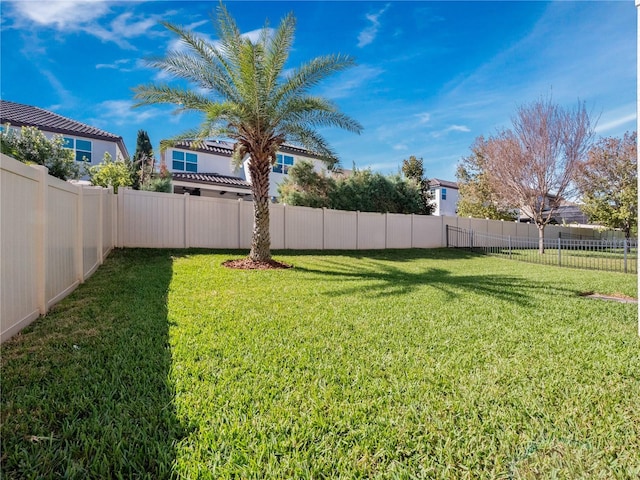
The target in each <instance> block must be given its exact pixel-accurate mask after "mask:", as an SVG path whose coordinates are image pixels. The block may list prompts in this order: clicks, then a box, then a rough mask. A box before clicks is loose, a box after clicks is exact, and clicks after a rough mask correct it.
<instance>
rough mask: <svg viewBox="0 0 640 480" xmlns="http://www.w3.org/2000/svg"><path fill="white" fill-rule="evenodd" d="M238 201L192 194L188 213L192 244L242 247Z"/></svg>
mask: <svg viewBox="0 0 640 480" xmlns="http://www.w3.org/2000/svg"><path fill="white" fill-rule="evenodd" d="M238 208H239V207H238V200H228V199H218V198H206V197H191V198H189V209H188V212H187V215H188V221H187V225H188V226H189V232H188V233H187V238H188V242H187V246H188V247H201V248H239V247H240V224H239V221H240V216H239V215H238Z"/></svg>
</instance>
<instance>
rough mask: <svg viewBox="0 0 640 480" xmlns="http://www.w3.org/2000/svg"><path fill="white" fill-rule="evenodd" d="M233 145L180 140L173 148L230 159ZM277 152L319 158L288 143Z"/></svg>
mask: <svg viewBox="0 0 640 480" xmlns="http://www.w3.org/2000/svg"><path fill="white" fill-rule="evenodd" d="M234 145H235V144H234V143H232V142H226V141H223V140H203V141H201V142H197V141H195V140H181V141H179V142H177V143H176V144H175V145H173V148H183V149H186V150H191V151H194V152H203V153H213V154H217V155H223V156H225V157H230V156H231V155H232V154H233V147H234ZM279 151H281V152H284V153H293V154H299V155H304V156H305V157H312V158H321V157H320V156H319V155H317V154H315V153H313V152H311V151H309V150H307V149H305V148H302V147H298V146H296V145H290V144H288V143H285V144H283V145H282V146H281V147H280V150H279Z"/></svg>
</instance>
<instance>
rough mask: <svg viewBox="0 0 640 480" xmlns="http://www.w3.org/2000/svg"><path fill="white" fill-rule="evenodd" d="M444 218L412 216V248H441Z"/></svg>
mask: <svg viewBox="0 0 640 480" xmlns="http://www.w3.org/2000/svg"><path fill="white" fill-rule="evenodd" d="M443 220H444V217H436V216H432V215H414V216H413V228H412V239H411V244H412V246H413V248H439V247H442V230H443V226H442V225H443Z"/></svg>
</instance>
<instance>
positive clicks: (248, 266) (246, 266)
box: [222, 257, 293, 270]
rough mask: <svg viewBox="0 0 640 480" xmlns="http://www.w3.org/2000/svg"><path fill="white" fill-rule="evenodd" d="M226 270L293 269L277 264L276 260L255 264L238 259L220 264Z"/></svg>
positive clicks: (251, 261)
mask: <svg viewBox="0 0 640 480" xmlns="http://www.w3.org/2000/svg"><path fill="white" fill-rule="evenodd" d="M222 265H223V266H225V267H227V268H235V269H236V270H271V269H281V268H293V265H289V264H288V263H283V262H278V261H277V260H268V261H266V262H257V261H254V260H251V259H250V258H248V257H247V258H240V259H238V260H227V261H226V262H224V263H223V264H222Z"/></svg>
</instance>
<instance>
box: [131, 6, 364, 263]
mask: <svg viewBox="0 0 640 480" xmlns="http://www.w3.org/2000/svg"><path fill="white" fill-rule="evenodd" d="M164 25H165V26H166V27H167V28H168V29H169V30H171V31H172V32H174V33H175V34H176V35H178V37H179V38H180V40H181V42H182V44H183V45H184V47H185V48H186V50H185V51H179V52H171V53H169V54H167V56H166V57H165V58H160V59H155V60H152V61H151V62H150V64H151V65H152V66H154V67H156V68H160V69H162V70H164V71H165V72H167V73H169V74H171V75H173V76H175V77H178V78H182V79H185V80H187V81H189V82H191V83H192V84H195V86H197V89H193V90H190V89H188V88H181V87H176V86H170V85H166V84H163V85H142V86H138V87H137V88H136V89H135V98H136V99H137V100H138V104H137V105H138V106H139V105H148V104H158V103H170V104H175V105H178V109H179V110H180V111H197V112H201V113H202V114H203V115H204V121H203V123H202V124H201V126H200V128H199V129H195V130H193V131H190V132H186V133H184V134H183V135H181V136H179V137H176V138H175V139H174V141H175V140H178V139H180V138H194V139H196V140H203V139H205V138H209V137H226V138H230V139H232V140H235V142H236V143H235V149H234V155H233V158H234V160H235V161H236V162H238V163H239V162H241V161H242V160H243V159H244V158H245V157H246V156H247V155H248V156H249V157H250V161H249V163H248V168H249V174H250V177H251V189H252V193H253V205H254V215H253V216H254V225H253V234H252V240H251V251H250V253H249V258H250V259H251V260H253V261H254V262H265V261H266V262H268V261H270V260H271V248H270V246H271V239H270V236H269V173H270V171H271V166H272V165H273V164H274V162H275V157H276V152H277V151H278V150H279V149H280V147H281V145H282V144H283V143H284V142H286V141H290V142H296V143H299V144H300V145H302V146H303V147H305V148H307V149H308V150H311V151H313V152H316V153H318V154H319V155H321V156H322V158H323V159H324V160H325V161H326V162H327V164H328V165H330V166H332V165H335V164H336V163H337V156H336V154H335V152H333V150H332V149H331V148H330V147H329V145H328V144H327V142H326V141H325V139H324V138H323V137H322V136H321V135H320V134H319V133H318V132H317V130H316V128H318V127H323V128H324V127H328V126H338V127H340V128H343V129H346V130H348V131H351V132H356V133H359V132H360V131H361V129H362V127H361V126H360V124H359V123H358V122H356V121H355V120H353V119H351V118H349V117H348V116H346V115H345V114H343V113H341V112H340V111H339V110H338V108H337V107H336V106H335V105H334V104H332V103H331V102H329V101H328V100H326V99H324V98H321V97H318V96H313V95H311V94H310V93H309V91H310V89H311V88H312V87H315V86H316V85H317V84H318V83H319V82H320V81H322V80H323V79H325V78H327V77H328V76H330V75H332V74H334V73H336V72H339V71H341V70H344V69H346V68H348V67H350V66H352V65H353V64H354V61H353V60H352V59H351V58H350V57H347V56H341V55H329V56H323V57H318V58H315V59H313V60H311V61H310V62H308V63H306V64H303V65H301V66H300V67H298V68H296V69H293V70H291V71H290V73H287V74H285V64H286V62H287V59H288V57H289V52H290V50H291V46H292V44H293V35H294V30H295V18H294V17H293V15H292V14H289V15H287V16H286V17H285V18H284V19H283V20H282V22H281V23H280V25H279V27H278V28H277V29H276V30H275V32H273V34H272V35H271V34H270V32H271V30H270V29H268V28H267V25H265V28H263V29H262V31H261V34H260V36H259V38H258V39H257V41H256V42H255V43H254V42H253V41H251V40H250V39H249V38H248V37H246V36H243V35H242V34H241V33H240V30H239V29H238V26H237V25H236V23H235V21H234V20H233V18H232V17H231V16H230V14H229V12H228V11H227V9H226V7H225V6H224V5H223V4H222V3H221V4H220V6H219V7H218V15H217V21H216V22H215V26H216V33H217V36H218V39H219V40H218V41H217V42H215V43H212V42H208V41H206V40H205V39H203V38H202V37H199V36H197V35H195V34H194V33H192V32H190V31H188V30H186V29H184V28H182V27H180V26H177V25H172V24H170V23H165V24H164ZM202 91H204V92H206V93H204V94H203V93H201V92H202Z"/></svg>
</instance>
